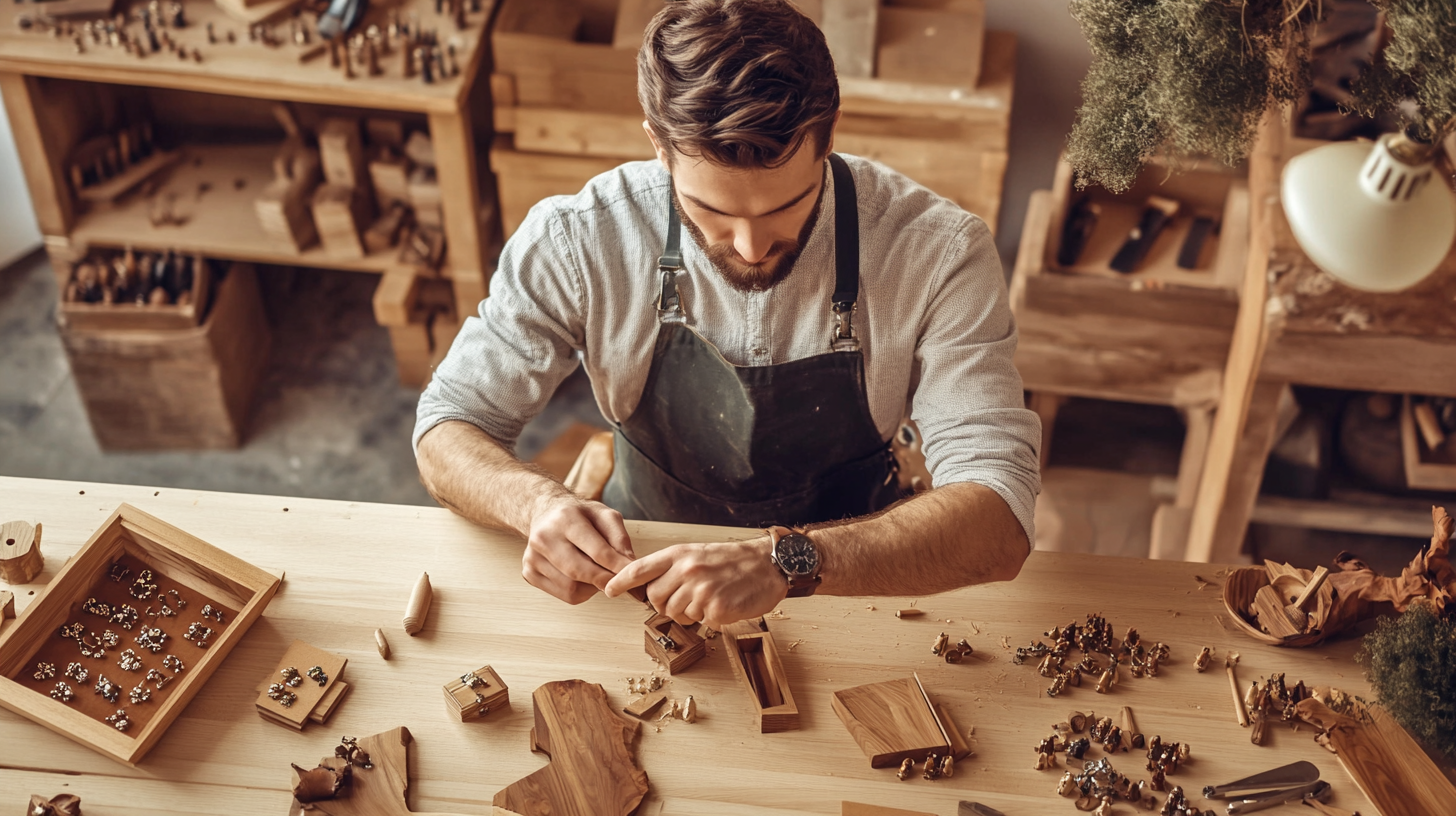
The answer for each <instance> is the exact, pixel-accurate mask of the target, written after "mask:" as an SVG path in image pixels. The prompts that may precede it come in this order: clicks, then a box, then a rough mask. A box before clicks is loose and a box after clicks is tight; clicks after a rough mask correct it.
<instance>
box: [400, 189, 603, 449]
mask: <svg viewBox="0 0 1456 816" xmlns="http://www.w3.org/2000/svg"><path fill="white" fill-rule="evenodd" d="M571 258H572V253H571V252H570V251H569V250H568V249H566V242H565V240H564V229H563V227H562V225H561V216H560V214H559V213H558V212H557V211H556V210H555V208H554V207H553V206H552V204H551V201H550V200H549V199H548V200H547V201H543V202H541V203H539V204H537V205H536V206H535V207H534V208H533V209H532V210H531V212H530V214H529V215H528V216H527V217H526V219H525V222H524V223H523V224H522V225H521V227H520V229H519V230H518V231H517V232H516V234H515V235H513V236H511V239H510V240H509V241H508V242H507V243H506V246H505V248H504V250H502V252H501V257H500V263H499V264H498V266H497V268H496V271H495V274H494V275H493V276H492V277H491V282H490V297H488V298H486V299H485V300H484V301H482V302H481V304H480V312H479V314H478V315H476V316H471V317H467V318H466V319H465V321H464V323H463V324H462V325H461V327H460V333H459V334H457V335H456V337H455V343H454V345H452V346H451V347H450V352H449V353H448V354H447V355H445V359H444V360H443V361H441V363H440V365H439V367H438V368H437V369H436V370H435V375H434V378H433V379H432V380H431V381H430V384H429V387H427V388H426V389H425V392H424V394H422V395H421V396H420V404H419V409H418V412H417V414H416V418H415V430H414V436H413V444H414V446H415V450H416V452H417V453H418V450H419V443H420V438H421V437H422V436H424V435H425V433H426V432H427V431H429V430H430V429H431V428H433V427H435V426H436V425H439V424H440V423H441V422H447V421H450V420H461V421H464V422H469V423H470V424H472V425H474V426H476V427H477V428H480V429H481V430H482V431H484V432H486V433H487V434H489V435H490V436H491V437H493V438H495V439H496V440H497V441H499V442H500V443H501V444H503V445H505V446H506V447H508V448H511V447H514V446H515V443H516V438H517V437H518V436H519V435H520V433H521V428H522V427H523V426H524V425H525V424H526V423H527V422H528V421H530V420H531V418H532V417H534V416H536V414H538V413H539V412H540V411H541V409H542V408H544V407H545V405H546V402H547V401H548V400H549V399H550V398H551V395H552V394H553V393H554V392H555V391H556V388H557V386H559V385H560V384H561V381H562V380H564V379H565V378H566V376H567V375H569V374H570V373H571V372H572V371H573V370H574V369H575V368H576V366H577V365H578V358H577V355H576V352H577V351H579V350H580V349H581V348H582V337H583V328H582V327H583V315H584V313H585V306H584V303H583V296H582V291H583V287H582V283H581V278H580V271H579V270H578V269H576V268H575V266H574V264H573V263H572V262H571Z"/></svg>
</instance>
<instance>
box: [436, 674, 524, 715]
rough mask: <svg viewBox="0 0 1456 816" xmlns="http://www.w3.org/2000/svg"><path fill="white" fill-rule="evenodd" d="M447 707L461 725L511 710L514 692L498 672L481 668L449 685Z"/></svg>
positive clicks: (446, 685) (447, 686)
mask: <svg viewBox="0 0 1456 816" xmlns="http://www.w3.org/2000/svg"><path fill="white" fill-rule="evenodd" d="M445 707H446V709H448V710H449V711H450V713H451V714H453V715H455V716H457V717H459V718H460V721H461V722H470V721H471V720H479V719H483V718H484V717H485V716H486V715H487V714H489V713H490V712H492V711H498V710H500V709H502V708H510V707H511V690H510V689H509V688H507V687H506V683H505V681H504V680H502V679H501V678H500V675H499V674H496V673H495V669H492V668H491V667H489V666H481V667H480V668H478V669H476V670H475V671H473V672H467V673H465V674H463V675H461V676H460V677H457V678H455V679H454V680H451V681H450V682H448V683H446V684H445Z"/></svg>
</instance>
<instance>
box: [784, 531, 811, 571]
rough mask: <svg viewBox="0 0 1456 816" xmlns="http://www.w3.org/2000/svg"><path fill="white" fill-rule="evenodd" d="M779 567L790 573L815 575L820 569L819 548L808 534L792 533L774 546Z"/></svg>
mask: <svg viewBox="0 0 1456 816" xmlns="http://www.w3.org/2000/svg"><path fill="white" fill-rule="evenodd" d="M774 558H775V559H776V560H777V561H778V562H779V568H780V569H782V570H783V571H784V572H786V573H788V574H790V575H813V574H814V573H815V571H817V570H818V569H819V550H818V549H816V548H815V547H814V542H812V541H810V540H809V537H808V536H805V535H800V534H799V533H790V534H788V535H786V536H784V537H783V538H780V539H779V543H778V546H777V547H775V548H774Z"/></svg>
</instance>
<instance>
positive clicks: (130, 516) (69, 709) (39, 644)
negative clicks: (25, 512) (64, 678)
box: [0, 504, 280, 765]
mask: <svg viewBox="0 0 1456 816" xmlns="http://www.w3.org/2000/svg"><path fill="white" fill-rule="evenodd" d="M118 560H121V561H122V563H125V564H132V565H136V564H141V565H145V566H146V567H147V568H149V569H151V570H153V572H154V575H155V576H156V579H155V580H156V583H157V584H158V586H159V587H161V588H162V591H165V590H166V589H167V588H172V587H176V588H178V589H179V591H180V592H181V593H184V594H185V596H186V598H187V600H188V605H187V606H186V607H185V608H184V609H183V610H181V611H180V612H179V613H178V615H177V616H176V617H172V618H159V619H157V622H156V623H155V624H151V623H148V624H147V625H158V626H163V627H164V628H168V627H170V628H169V629H168V634H169V636H172V638H173V641H172V642H173V646H172V647H171V651H173V652H174V653H175V654H177V655H178V656H179V657H181V658H182V659H183V661H184V664H185V666H186V668H185V670H183V671H181V672H178V673H177V676H176V678H175V680H173V681H172V682H170V683H168V684H167V685H166V686H165V689H164V690H158V691H157V692H156V693H155V694H156V697H155V698H154V700H153V701H152V702H151V703H148V704H145V705H144V706H127V707H128V709H129V713H130V711H131V710H135V711H136V712H138V715H140V714H142V713H143V712H142V709H149V710H147V711H146V712H145V721H143V720H142V719H141V718H140V716H137V717H135V718H134V720H133V727H131V728H129V729H128V730H126V731H118V730H116V729H115V728H113V727H112V726H110V725H108V724H106V723H105V722H102V721H101V720H99V719H97V718H96V716H94V714H88V713H87V712H86V711H83V710H82V708H83V706H82V702H83V698H90V697H92V696H93V695H92V694H91V691H90V689H89V688H85V687H78V688H77V689H76V699H75V701H74V702H72V703H69V704H68V703H63V702H60V701H58V700H54V699H52V698H50V697H49V696H47V694H46V693H45V692H44V691H41V690H38V688H37V685H38V682H37V681H34V680H33V679H32V678H31V676H30V675H31V671H32V669H33V667H34V664H35V663H36V662H37V659H38V657H37V656H38V655H49V651H48V650H50V649H53V648H55V647H56V646H57V645H60V646H68V645H71V644H69V642H61V641H59V639H58V638H57V636H56V633H57V631H58V630H59V629H60V627H61V626H63V625H65V624H67V623H70V622H73V621H81V622H83V623H88V622H90V621H92V620H94V618H92V617H91V616H89V615H87V614H85V613H82V612H81V611H80V610H79V607H80V606H81V604H82V603H83V602H84V601H85V600H86V599H87V598H89V597H93V596H102V597H105V593H106V592H107V591H108V589H109V588H113V587H115V586H118V585H117V584H114V583H113V582H111V581H110V580H109V578H108V572H109V570H110V568H111V565H112V564H113V563H115V562H117V561H118ZM279 581H280V579H278V578H277V577H275V576H273V575H270V574H268V573H266V572H264V571H263V570H260V569H258V568H257V567H254V566H252V565H250V564H247V563H246V562H244V561H241V560H239V559H237V558H235V557H233V556H231V555H229V554H227V553H226V552H223V551H222V550H220V549H218V548H216V547H214V546H212V545H210V544H208V543H207V542H204V541H202V540H200V539H198V538H195V537H193V536H191V535H188V534H187V533H185V532H183V531H182V530H179V529H177V528H176V527H173V526H172V525H170V524H167V523H166V522H164V521H162V520H161V519H158V518H156V517H155V516H151V515H149V514H147V513H144V512H142V511H140V510H138V509H136V508H135V507H132V506H131V505H129V504H123V505H121V506H120V507H118V508H117V509H116V512H114V513H112V514H111V518H109V519H108V520H107V521H106V523H105V524H103V525H102V526H101V528H100V529H98V530H97V531H96V532H95V533H94V534H92V536H91V538H90V539H89V540H87V542H86V543H85V544H84V545H82V547H81V549H80V550H79V551H78V552H77V553H76V555H75V556H73V557H72V558H71V559H70V560H69V561H68V562H67V563H66V565H65V566H64V567H62V568H61V571H60V572H59V573H57V574H56V576H55V578H53V579H51V582H50V584H49V585H48V586H47V587H46V588H45V589H44V590H42V591H41V593H40V595H39V596H38V597H37V598H36V599H35V601H34V602H33V603H32V604H31V605H30V607H29V608H27V609H26V611H25V614H24V616H22V618H21V619H20V620H19V621H18V622H17V623H16V624H15V625H13V626H11V627H9V629H8V630H7V631H6V632H5V634H4V636H3V637H0V706H4V707H5V708H7V709H9V710H11V711H13V712H15V713H17V714H19V715H21V716H22V717H26V718H27V719H30V720H33V721H35V722H37V723H39V724H41V725H43V726H45V727H46V728H49V729H50V730H52V731H55V732H56V733H58V734H61V735H63V736H66V737H69V738H71V739H73V740H75V741H76V742H79V743H81V744H82V745H85V746H86V747H88V748H91V749H92V750H95V751H97V752H99V753H102V754H105V755H106V756H108V757H111V758H112V759H115V760H117V761H118V762H122V763H125V764H127V765H135V764H136V763H137V762H139V761H140V760H141V759H142V757H144V756H145V755H146V753H147V752H148V751H149V750H151V749H152V747H153V746H155V745H156V744H157V741H158V740H160V739H161V738H162V735H163V734H164V733H166V730H167V727H168V726H169V725H171V724H172V721H173V720H175V719H176V718H177V716H178V715H179V714H181V713H182V709H184V708H186V707H187V703H188V702H189V701H191V700H192V698H193V697H195V696H196V695H197V692H199V691H201V690H202V686H203V684H204V683H206V682H207V680H208V678H209V677H211V676H212V673H213V672H214V671H216V670H217V668H218V666H220V665H222V662H223V660H225V659H226V658H227V656H228V653H229V652H231V651H232V650H233V647H234V646H236V645H237V644H238V642H239V641H240V640H242V638H243V636H244V634H246V633H247V631H248V628H249V627H250V626H252V625H253V622H254V621H256V620H257V619H258V618H259V617H260V616H262V614H263V610H264V608H265V607H267V605H268V602H269V600H271V599H272V597H273V594H274V593H275V592H277V591H278V585H279ZM208 603H210V604H212V605H213V606H215V607H220V608H221V609H223V610H224V615H225V621H224V622H223V623H216V622H211V624H210V625H212V626H214V628H216V629H217V630H218V631H217V633H216V635H215V638H214V639H213V640H212V642H211V645H210V646H208V647H207V648H206V649H199V648H198V647H195V646H193V645H192V644H190V643H187V642H186V641H184V640H182V638H181V632H180V631H178V632H176V633H175V634H174V633H173V632H172V631H171V630H173V629H177V628H178V627H182V630H185V627H186V626H187V625H188V624H189V623H190V622H193V621H200V620H201V617H200V616H199V614H198V612H199V610H200V609H201V608H202V606H203V605H204V604H208ZM144 620H145V619H144ZM125 634H128V635H130V634H131V633H129V632H128V633H125ZM127 640H130V637H128V638H127ZM70 651H71V653H74V652H75V649H74V648H71V650H70ZM112 656H114V655H112ZM58 659H60V658H53V659H52V660H51V662H55V660H58ZM71 659H72V660H75V659H76V658H75V657H72V658H71ZM156 659H157V660H160V656H158V657H156ZM147 662H148V663H150V662H151V660H150V659H148V660H147ZM59 665H64V664H63V663H62V664H59ZM116 674H118V675H125V674H126V673H124V672H116ZM94 675H95V671H94V670H93V676H94ZM57 677H58V678H59V677H60V675H59V674H58V675H57ZM130 679H131V678H130V677H127V678H126V679H125V680H124V682H130ZM50 683H51V681H46V683H45V684H46V685H50ZM79 685H80V684H78V686H79ZM87 702H89V703H91V704H92V705H95V704H97V703H96V701H90V700H89V699H88V700H87ZM101 702H102V704H103V705H105V704H104V701H101ZM123 705H125V702H124V701H123ZM112 707H120V706H114V705H113V706H112Z"/></svg>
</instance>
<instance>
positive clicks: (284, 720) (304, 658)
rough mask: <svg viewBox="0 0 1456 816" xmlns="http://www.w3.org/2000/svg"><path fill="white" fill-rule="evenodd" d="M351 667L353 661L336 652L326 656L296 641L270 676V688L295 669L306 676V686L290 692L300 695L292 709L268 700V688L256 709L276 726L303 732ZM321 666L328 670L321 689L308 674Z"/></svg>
mask: <svg viewBox="0 0 1456 816" xmlns="http://www.w3.org/2000/svg"><path fill="white" fill-rule="evenodd" d="M348 664H349V659H348V658H346V657H343V656H342V655H336V654H334V653H333V652H326V651H324V650H323V649H320V648H318V647H317V646H311V645H309V644H307V643H304V642H303V641H301V640H295V641H293V645H291V646H289V647H288V651H286V652H284V653H283V657H281V658H279V660H278V665H277V666H275V667H274V668H273V670H272V671H271V672H270V673H269V674H268V677H267V678H266V679H267V682H268V683H269V684H272V683H278V682H281V681H282V679H283V675H282V671H283V670H284V669H285V668H288V667H290V666H292V667H293V668H295V669H297V670H298V673H299V675H301V676H303V682H301V683H299V684H298V686H297V687H295V688H290V689H289V691H290V692H292V693H293V694H295V695H297V699H296V700H295V701H294V702H293V704H292V705H289V706H287V707H285V706H284V705H283V704H282V703H280V702H279V701H277V700H270V699H268V691H267V688H266V687H265V688H264V690H263V691H262V692H259V694H258V699H257V700H256V701H254V706H255V707H256V708H257V709H258V713H259V714H261V715H263V718H264V719H267V720H270V721H272V722H276V723H278V724H279V725H286V726H288V727H290V728H292V729H294V730H296V731H302V730H303V726H304V723H305V722H307V721H308V718H309V715H310V714H311V713H313V710H314V709H315V708H316V707H317V706H318V705H319V703H320V702H321V701H322V700H323V699H324V697H325V696H327V695H328V693H329V691H330V688H331V687H332V686H333V685H334V684H336V683H338V682H339V680H340V676H341V675H342V674H343V673H344V667H345V666H347V665H348ZM314 666H318V667H320V668H322V669H323V670H324V674H325V675H327V676H328V680H327V681H326V682H325V683H324V685H322V686H320V685H319V684H318V683H317V682H315V681H314V680H313V679H312V678H309V677H307V676H306V675H307V674H308V670H309V669H311V668H313V667H314Z"/></svg>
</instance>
